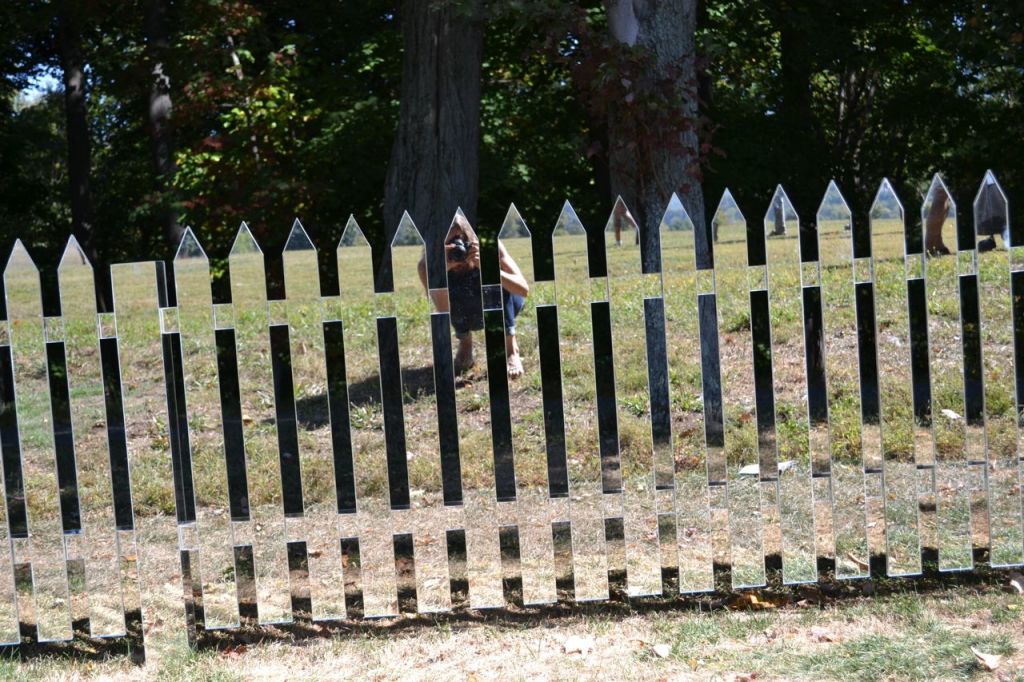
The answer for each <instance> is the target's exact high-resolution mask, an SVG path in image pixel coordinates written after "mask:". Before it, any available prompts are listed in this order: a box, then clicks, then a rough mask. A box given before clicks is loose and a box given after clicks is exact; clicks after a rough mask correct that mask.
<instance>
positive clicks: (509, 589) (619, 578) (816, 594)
mask: <svg viewBox="0 0 1024 682" xmlns="http://www.w3.org/2000/svg"><path fill="white" fill-rule="evenodd" d="M876 558H877V557H876ZM882 559H883V560H884V557H883V558H882ZM820 563H821V562H819V564H820ZM873 563H874V562H873ZM1010 572H1011V571H1010V570H1005V569H992V568H990V567H988V566H987V565H985V564H980V565H978V566H976V567H975V570H974V571H963V572H956V573H939V572H938V571H935V570H930V571H926V572H925V574H923V575H921V576H915V577H909V578H908V577H900V578H888V577H882V578H864V579H855V580H839V581H837V580H835V579H834V577H833V575H832V574H831V573H826V574H822V576H821V578H822V579H821V580H820V581H819V582H817V583H810V584H801V585H782V584H781V583H780V582H779V581H778V580H777V577H778V576H777V575H775V576H772V575H771V572H770V573H769V575H770V580H769V583H770V586H769V587H767V588H762V589H759V590H742V591H733V590H728V589H722V587H721V586H723V585H729V584H730V574H729V569H728V567H727V566H719V565H716V567H715V578H716V584H717V585H719V586H720V587H719V589H718V590H716V591H714V592H708V593H703V594H691V595H678V594H676V595H675V596H672V597H643V598H633V599H630V598H629V597H628V596H627V594H626V589H625V587H626V577H625V573H624V572H623V571H610V572H609V584H610V588H611V592H610V599H609V600H608V601H606V602H590V603H582V604H581V603H575V602H574V601H573V592H572V579H571V576H563V577H562V578H560V579H559V580H558V581H557V582H558V601H557V602H556V603H554V604H549V605H543V606H524V605H523V603H522V592H521V581H520V579H519V578H505V579H504V580H503V586H504V593H505V599H506V607H505V608H501V609H493V610H486V611H481V610H474V609H470V608H468V583H467V581H466V580H465V578H464V577H461V578H453V579H452V581H451V588H452V606H453V608H452V611H451V612H448V613H433V614H424V615H417V614H416V613H415V611H416V595H415V590H410V589H405V590H401V589H400V592H399V612H400V613H401V614H402V615H401V616H400V617H396V618H382V619H374V620H362V619H361V616H362V594H361V593H360V592H359V591H358V589H356V590H350V591H348V592H347V593H346V604H347V610H348V613H349V616H350V617H349V618H348V619H346V620H338V621H317V622H314V621H313V620H312V619H311V617H310V611H309V599H308V597H306V598H302V597H300V596H295V595H294V594H293V598H292V607H293V615H294V619H295V620H294V621H293V622H292V623H289V624H286V625H274V626H270V625H258V624H256V608H255V604H252V603H242V604H240V607H241V614H242V625H241V626H240V627H238V628H234V629H230V630H216V631H206V630H204V629H203V628H202V627H201V626H200V627H198V628H196V633H197V634H196V637H195V640H194V641H193V643H192V644H193V646H194V648H195V649H196V650H231V649H234V648H236V647H240V646H248V645H252V644H261V643H271V642H275V643H285V644H287V643H297V642H300V641H303V640H309V639H326V638H332V637H343V636H351V635H375V636H387V635H388V634H389V633H396V632H403V631H407V630H411V629H416V628H423V627H433V626H437V625H443V624H475V623H487V624H488V625H491V626H496V627H508V628H512V629H520V628H522V627H523V626H532V627H543V626H545V625H550V624H551V623H552V622H558V621H559V620H561V619H566V618H571V617H578V616H588V615H591V616H600V617H601V618H602V619H609V618H611V619H615V618H622V619H624V618H628V617H631V616H635V615H637V614H640V615H643V614H654V613H661V612H673V611H674V612H681V611H682V612H686V611H692V612H698V613H700V612H710V611H718V610H737V611H754V610H760V609H761V608H764V606H763V605H765V604H770V605H771V608H786V607H787V606H793V607H800V608H819V609H823V608H825V607H828V606H830V605H834V604H839V603H842V602H844V601H847V602H852V601H854V600H856V599H863V598H866V597H870V598H872V599H875V598H879V597H885V596H890V595H897V594H901V593H906V592H917V593H928V592H938V591H941V590H946V589H950V588H955V587H982V588H985V587H988V588H996V587H998V586H1001V585H1005V584H1006V581H1007V580H1008V576H1009V574H1010ZM296 573H297V574H298V575H296ZM304 573H305V571H304V570H302V569H301V568H300V569H298V570H297V571H296V570H295V569H293V582H292V584H293V585H294V586H299V591H301V585H302V584H303V582H304V579H305V575H304ZM453 573H454V572H453ZM772 577H774V580H773V579H771V578H772ZM676 579H677V576H676V572H675V570H673V569H666V570H665V571H663V575H662V580H663V588H664V591H665V592H666V593H668V594H673V593H674V591H675V590H677V589H678V588H677V582H676ZM294 589H295V588H294V587H293V590H294ZM751 595H756V596H757V599H756V600H753V599H751V598H750V597H751ZM195 616H196V618H197V620H198V621H199V622H200V623H201V622H202V609H201V607H197V608H196V609H195ZM127 623H128V627H127V632H128V634H127V635H125V636H123V637H116V638H103V639H99V638H92V637H89V636H88V634H87V633H88V630H89V627H88V621H76V622H75V623H74V631H75V637H74V639H73V640H71V641H70V642H63V643H40V642H38V641H37V640H36V638H35V628H34V627H33V626H32V625H29V624H25V623H22V624H21V635H22V642H21V644H18V645H13V646H10V647H6V648H4V649H2V650H0V660H2V659H6V660H13V661H30V660H34V659H44V658H45V659H51V660H61V659H67V660H78V661H102V660H109V659H113V658H118V657H124V658H125V659H127V660H131V661H132V662H134V663H142V662H143V660H144V656H143V654H142V638H141V627H140V616H139V612H138V611H134V612H129V613H128V617H127Z"/></svg>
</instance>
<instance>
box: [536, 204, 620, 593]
mask: <svg viewBox="0 0 1024 682" xmlns="http://www.w3.org/2000/svg"><path fill="white" fill-rule="evenodd" d="M551 248H552V255H553V258H554V269H555V296H554V298H555V301H554V302H555V304H556V305H557V315H558V344H559V351H560V352H559V355H560V359H561V369H562V377H561V378H562V403H563V413H564V424H565V427H564V428H565V457H566V469H567V472H568V481H569V521H570V524H571V526H570V528H571V532H572V555H573V556H572V560H573V587H574V589H575V597H576V601H592V600H597V599H607V598H608V556H607V548H606V546H605V523H604V519H605V499H604V497H605V495H604V487H603V480H602V468H603V462H602V460H603V455H604V454H605V453H604V452H602V449H601V442H600V434H599V431H598V404H597V393H596V377H595V373H594V343H593V316H592V311H593V309H594V307H595V306H594V303H595V300H596V301H601V300H603V299H604V298H605V296H606V295H607V294H606V292H607V283H606V281H605V279H604V278H600V277H599V278H591V276H590V266H589V263H588V255H589V252H588V247H587V233H586V230H585V229H584V228H583V224H582V223H581V222H580V220H579V218H578V217H577V216H576V211H575V210H573V208H572V206H571V205H570V204H569V202H566V203H565V204H564V206H563V207H562V213H561V215H560V216H559V217H558V222H557V223H556V224H555V228H554V230H553V231H552V232H551ZM538 303H539V304H540V303H541V302H538ZM543 303H548V304H550V301H544V302H543ZM612 504H613V506H614V503H612Z"/></svg>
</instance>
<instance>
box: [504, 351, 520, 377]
mask: <svg viewBox="0 0 1024 682" xmlns="http://www.w3.org/2000/svg"><path fill="white" fill-rule="evenodd" d="M507 365H508V378H509V379H518V378H519V377H521V376H523V361H522V360H521V359H520V358H519V353H516V354H514V355H510V356H508V363H507Z"/></svg>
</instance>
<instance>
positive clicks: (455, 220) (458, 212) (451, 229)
mask: <svg viewBox="0 0 1024 682" xmlns="http://www.w3.org/2000/svg"><path fill="white" fill-rule="evenodd" d="M460 218H461V219H462V221H463V222H465V223H466V225H469V229H471V230H473V232H474V233H475V232H476V230H475V229H474V228H473V226H472V225H470V223H469V219H468V218H466V214H465V213H463V212H462V209H461V208H456V209H455V215H453V216H452V221H451V222H450V223H448V231H447V232H446V233H445V235H444V243H445V244H447V243H448V242H449V241H451V240H452V239H454V238H455V237H456V236H458V234H461V233H457V231H456V226H458V225H459V219H460Z"/></svg>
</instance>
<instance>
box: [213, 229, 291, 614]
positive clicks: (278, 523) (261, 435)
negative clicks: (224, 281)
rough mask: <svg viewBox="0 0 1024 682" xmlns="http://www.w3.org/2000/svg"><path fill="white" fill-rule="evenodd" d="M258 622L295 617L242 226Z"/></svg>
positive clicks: (244, 391) (249, 255) (241, 295)
mask: <svg viewBox="0 0 1024 682" xmlns="http://www.w3.org/2000/svg"><path fill="white" fill-rule="evenodd" d="M228 266H229V268H230V272H231V302H232V305H233V308H234V319H235V348H236V352H237V358H238V391H239V396H240V397H241V401H242V437H243V441H244V446H245V468H246V476H247V481H248V489H249V519H248V524H246V525H247V526H250V527H251V532H249V533H247V535H248V536H249V537H251V538H252V542H253V546H252V560H253V565H254V572H255V576H254V578H255V582H256V601H257V607H258V609H259V620H260V623H286V622H290V621H291V619H292V613H291V590H290V583H289V580H290V575H289V571H288V554H287V545H286V536H285V520H284V496H283V493H282V489H281V460H280V456H279V454H278V435H277V416H276V414H277V413H276V409H275V400H274V389H273V386H274V373H273V368H272V365H271V354H270V332H269V328H268V323H269V317H268V315H269V313H268V306H267V284H266V281H267V280H266V273H265V270H264V263H263V252H262V251H261V250H260V247H259V245H258V244H257V243H256V240H255V239H254V238H253V236H252V233H251V232H250V231H249V227H248V226H247V225H246V224H245V223H242V226H241V227H240V228H239V230H238V235H237V236H236V237H235V242H234V244H233V245H232V246H231V252H230V254H229V255H228Z"/></svg>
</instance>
